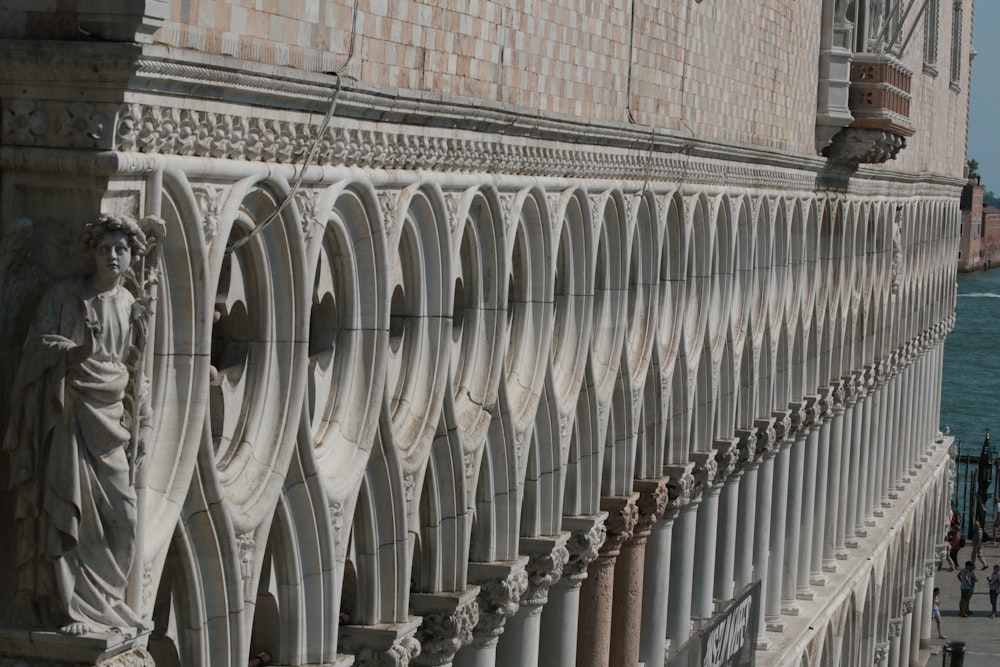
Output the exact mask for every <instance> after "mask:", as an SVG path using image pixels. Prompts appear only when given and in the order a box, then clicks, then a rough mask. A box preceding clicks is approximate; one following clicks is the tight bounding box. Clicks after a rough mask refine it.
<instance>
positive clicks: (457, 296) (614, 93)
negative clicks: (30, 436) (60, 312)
mask: <svg viewBox="0 0 1000 667" xmlns="http://www.w3.org/2000/svg"><path fill="white" fill-rule="evenodd" d="M918 4H919V5H920V7H921V10H920V11H916V10H914V11H907V10H908V9H909V8H910V3H907V2H903V1H902V0H889V1H878V2H876V1H875V0H859V1H858V2H851V3H848V2H843V1H841V0H822V1H821V2H801V1H797V0H760V1H759V2H744V3H732V2H730V3H720V2H713V1H711V0H708V1H705V2H698V1H696V0H681V1H676V2H664V3H644V2H632V3H625V2H607V1H602V0H595V1H590V2H579V3H572V2H570V3H566V2H552V1H550V0H531V1H530V2H511V1H507V0H473V1H471V2H458V1H455V0H441V1H440V2H435V3H430V2H412V1H407V0H398V1H392V2H387V1H385V0H358V1H357V2H347V1H345V0H331V1H329V2H326V1H324V2H320V1H318V0H287V1H282V2H270V1H267V0H265V1H263V2H262V1H257V2H235V1H232V0H226V1H223V0H191V1H189V0H183V1H181V0H143V1H141V2H138V1H137V2H129V3H110V2H107V3H105V2H93V1H88V0H67V1H65V2H58V3H45V2H39V3H34V4H33V5H31V4H30V3H27V4H26V3H13V4H11V3H7V4H6V5H5V8H4V9H2V10H0V36H2V37H3V42H2V43H0V44H2V49H0V72H2V73H3V74H2V75H0V117H2V124H0V144H2V145H0V248H2V249H3V255H2V257H3V262H2V268H3V274H2V275H0V284H2V285H3V287H2V290H0V297H2V298H3V300H4V307H3V309H2V312H3V313H4V315H5V318H4V320H3V322H2V326H3V327H4V332H5V333H4V336H5V339H4V345H3V347H4V348H5V349H6V350H7V352H6V353H5V354H6V356H5V357H4V360H3V363H2V364H0V372H4V373H6V375H5V376H4V377H3V379H2V380H0V387H3V391H4V392H7V391H9V387H10V386H12V383H11V378H10V375H11V374H12V372H13V371H12V370H11V369H13V368H16V364H17V362H18V358H19V354H20V352H19V351H20V349H21V343H22V340H23V339H24V337H25V335H26V331H27V322H28V321H29V320H30V317H31V313H32V310H33V308H34V307H35V303H36V300H35V299H33V298H32V297H31V295H32V294H34V292H32V289H35V288H39V287H40V286H41V285H43V284H44V283H45V282H46V281H48V280H52V279H55V278H60V277H65V276H69V275H73V274H74V271H76V270H77V267H78V265H79V246H78V244H77V241H76V239H77V236H78V234H79V231H80V225H81V224H82V223H83V222H84V221H85V220H86V219H87V218H88V217H92V216H94V215H96V214H97V213H98V212H102V211H103V212H109V213H124V214H129V215H131V216H135V217H136V218H143V217H145V216H155V217H157V218H162V219H163V221H164V223H165V228H166V235H165V238H164V242H163V244H162V248H161V249H160V254H159V259H158V262H159V264H158V266H159V269H160V273H159V282H158V284H157V287H156V290H157V292H156V294H157V300H156V311H155V322H154V323H153V325H152V326H151V328H150V335H149V347H148V349H147V355H146V357H140V361H139V362H137V363H140V364H144V365H142V366H141V367H142V368H143V369H144V371H145V375H144V377H146V378H148V380H149V383H148V390H149V392H150V395H151V397H152V400H151V405H152V406H153V417H152V423H151V427H152V436H151V441H150V445H149V449H148V455H147V457H146V463H145V467H144V469H143V470H144V472H143V473H142V474H141V475H140V476H139V477H138V478H137V482H136V487H137V492H138V497H139V506H138V512H139V527H140V534H141V538H142V539H141V547H142V548H141V550H140V553H139V554H138V556H137V558H136V562H135V565H134V566H133V569H132V571H131V573H130V577H131V581H132V583H131V584H130V596H131V597H130V600H131V602H132V604H134V606H135V607H136V609H138V610H140V612H141V613H142V615H143V617H144V618H145V619H146V620H147V622H148V624H149V626H150V630H149V632H148V633H142V634H140V636H139V637H138V638H137V639H133V638H132V637H130V636H129V633H127V632H126V633H123V634H118V635H113V636H101V637H83V638H73V637H69V636H63V635H58V634H55V633H52V632H48V633H46V632H34V633H31V634H29V633H28V631H27V630H25V629H24V628H21V627H16V626H17V625H18V623H19V621H20V620H21V619H20V618H19V616H18V613H17V611H16V610H14V609H11V608H8V607H10V606H11V603H10V602H9V600H10V596H9V595H7V593H8V592H9V591H10V590H11V589H12V588H13V585H14V582H13V581H12V580H11V579H12V575H11V574H10V573H11V572H12V568H11V567H9V566H10V560H11V559H12V558H14V557H15V556H14V553H13V552H14V551H15V549H13V548H11V549H7V550H3V553H2V555H0V601H2V602H0V605H2V606H3V608H0V618H8V617H9V618H10V625H11V627H6V626H4V627H0V647H2V648H0V662H4V661H5V660H7V661H8V662H9V661H10V660H12V659H15V658H16V659H17V660H24V661H25V662H24V663H23V664H45V665H51V664H55V663H59V662H60V661H63V662H65V661H72V662H73V664H94V665H102V666H103V667H113V666H115V665H120V664H129V665H153V664H156V665H178V664H180V665H185V666H186V667H188V666H198V665H205V666H211V667H220V666H223V665H231V666H233V667H236V666H243V665H247V664H248V661H251V662H250V664H274V665H285V666H292V665H296V666H305V665H348V664H354V665H359V666H364V667H375V666H388V665H398V666H404V665H428V666H429V665H434V666H441V665H455V666H456V667H473V666H475V667H494V666H499V667H524V666H532V665H544V666H545V667H552V666H566V667H569V666H571V665H581V666H586V667H622V666H635V665H638V664H639V663H640V662H641V663H643V664H645V665H646V666H647V667H652V666H659V665H664V664H666V665H671V666H676V667H688V666H689V665H695V664H697V665H721V664H733V662H732V661H733V660H734V659H735V657H736V656H740V657H742V659H744V660H745V661H752V660H756V664H758V665H772V666H786V665H787V666H796V667H798V666H800V665H810V666H815V665H822V666H824V667H827V666H845V667H846V666H854V665H878V666H879V667H905V666H909V665H911V664H913V663H914V661H916V660H918V659H919V657H920V655H921V651H922V650H926V649H927V647H928V642H929V639H930V636H931V634H930V633H931V627H932V624H931V619H930V611H931V591H932V590H933V588H934V580H935V573H936V565H937V563H938V562H939V560H940V558H941V556H942V554H941V553H940V549H941V547H942V539H943V536H944V533H945V527H946V521H947V517H948V511H949V499H950V491H951V485H952V476H953V452H952V451H950V446H951V444H952V443H951V438H950V437H947V436H942V435H941V434H940V433H939V431H938V415H939V412H940V386H941V370H942V360H943V349H944V340H945V337H946V336H947V334H948V332H949V331H950V330H951V329H952V326H953V323H954V309H955V298H956V295H955V278H956V270H957V267H956V262H955V257H956V255H957V254H958V252H959V249H960V246H959V233H958V232H959V226H960V224H961V214H960V197H961V193H962V190H963V187H965V185H966V183H965V180H964V179H963V178H962V173H963V167H964V165H965V161H966V130H967V119H968V118H967V117H968V102H969V59H970V51H971V35H972V26H973V2H972V1H971V0H954V1H952V2H939V1H938V0H928V2H926V3H918ZM143 359H144V361H142V360H143ZM11 405H12V403H11V401H10V397H9V396H7V395H6V394H5V393H4V394H0V419H4V420H9V419H10V415H9V410H10V406H11ZM5 426H6V422H5V423H0V428H3V427H5ZM8 467H9V466H8V465H7V462H6V461H5V462H4V465H3V466H0V472H3V473H4V474H5V475H9V474H19V473H17V472H14V473H11V472H10V471H9V470H8ZM0 487H2V488H3V489H6V488H7V485H6V480H4V484H2V485H0ZM4 493H6V491H4ZM3 501H4V505H3V506H4V507H5V508H6V507H12V506H13V505H12V504H10V503H9V497H8V496H3ZM5 514H6V513H5ZM10 514H12V513H10ZM22 518H23V517H22ZM0 519H2V520H0V537H3V539H5V540H7V542H6V543H7V544H14V543H15V541H16V540H17V539H30V535H27V536H26V535H25V534H21V535H20V537H19V536H18V535H17V531H16V529H15V528H14V526H13V521H12V519H13V517H12V516H5V517H0ZM3 559H7V560H3ZM9 659H10V660H9ZM18 664H22V663H21V662H18ZM740 664H748V663H747V662H743V663H740Z"/></svg>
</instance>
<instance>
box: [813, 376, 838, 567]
mask: <svg viewBox="0 0 1000 667" xmlns="http://www.w3.org/2000/svg"><path fill="white" fill-rule="evenodd" d="M828 391H829V390H828V389H827V390H824V392H823V394H821V395H820V396H819V398H818V399H817V400H816V424H817V425H818V427H817V428H818V433H817V447H818V449H817V456H816V477H815V479H816V483H815V484H814V489H815V491H814V493H813V527H812V538H813V542H812V549H811V550H810V554H811V556H812V560H811V561H810V563H809V585H810V586H825V585H826V577H825V576H824V575H823V564H824V555H825V553H824V547H825V546H826V545H827V544H829V545H830V549H829V552H830V561H829V563H830V567H832V568H834V569H835V563H834V561H833V528H832V527H830V526H829V524H830V523H831V522H832V523H833V524H836V522H837V501H838V480H839V477H840V474H839V471H840V466H839V465H837V463H839V458H838V459H837V461H836V462H834V460H833V459H834V458H835V457H834V456H833V455H832V453H831V451H830V422H829V418H830V407H831V405H830V399H829V398H828V395H827V393H828ZM814 430H815V429H814ZM831 481H832V483H831ZM828 538H829V539H828Z"/></svg>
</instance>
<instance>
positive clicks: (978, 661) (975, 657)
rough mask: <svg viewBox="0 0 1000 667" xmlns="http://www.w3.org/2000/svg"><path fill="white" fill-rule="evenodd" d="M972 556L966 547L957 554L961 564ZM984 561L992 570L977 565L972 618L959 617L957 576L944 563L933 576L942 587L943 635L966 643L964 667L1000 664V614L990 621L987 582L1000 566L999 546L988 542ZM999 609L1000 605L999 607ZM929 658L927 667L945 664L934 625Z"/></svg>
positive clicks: (969, 549) (994, 666)
mask: <svg viewBox="0 0 1000 667" xmlns="http://www.w3.org/2000/svg"><path fill="white" fill-rule="evenodd" d="M971 556H972V547H971V546H969V545H966V547H965V548H964V549H962V550H961V551H960V552H959V554H958V561H959V563H960V564H962V565H964V564H965V561H967V560H969V558H970V557H971ZM983 558H984V559H985V560H986V562H987V563H989V569H986V570H983V569H982V565H980V564H979V563H976V568H977V569H976V576H977V577H978V578H979V579H978V581H977V582H976V590H975V593H973V595H972V602H971V603H970V605H969V610H970V611H971V612H972V615H971V616H968V617H967V618H962V617H960V616H959V615H958V601H959V597H960V594H959V583H958V573H957V572H951V571H949V570H948V567H949V565H948V564H947V563H945V566H944V568H943V569H941V570H939V571H938V572H937V573H936V574H935V577H934V581H935V584H934V585H935V586H938V587H940V588H941V632H942V633H944V636H945V637H947V638H948V641H960V642H965V665H964V667H997V665H1000V613H998V615H997V618H990V594H989V586H988V585H987V583H986V575H988V574H989V573H990V572H992V571H993V565H994V564H997V565H1000V544H998V543H987V544H986V545H985V546H984V547H983ZM997 606H998V607H1000V603H998V605H997ZM931 637H932V638H931V645H930V648H931V650H930V657H929V659H928V661H927V667H939V665H941V664H942V663H943V660H944V657H943V655H942V648H943V646H944V644H945V643H947V642H946V641H945V640H943V639H938V638H937V631H936V628H935V627H934V626H933V625H932V626H931Z"/></svg>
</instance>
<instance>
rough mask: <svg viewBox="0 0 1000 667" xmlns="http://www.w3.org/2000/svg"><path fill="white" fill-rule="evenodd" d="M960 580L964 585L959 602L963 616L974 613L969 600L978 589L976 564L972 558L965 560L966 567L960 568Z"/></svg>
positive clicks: (959, 610) (960, 614) (960, 612)
mask: <svg viewBox="0 0 1000 667" xmlns="http://www.w3.org/2000/svg"><path fill="white" fill-rule="evenodd" d="M958 581H959V584H960V585H961V587H962V599H961V601H960V602H959V603H958V615H959V616H962V617H963V618H964V617H966V616H969V615H971V614H972V612H971V611H969V600H971V599H972V593H973V591H975V589H976V564H975V563H973V562H972V561H971V560H967V561H965V568H963V569H962V570H959V572H958Z"/></svg>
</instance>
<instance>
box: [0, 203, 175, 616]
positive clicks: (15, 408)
mask: <svg viewBox="0 0 1000 667" xmlns="http://www.w3.org/2000/svg"><path fill="white" fill-rule="evenodd" d="M153 241H154V244H155V239H153ZM81 245H82V248H83V251H84V252H85V253H86V254H87V261H88V263H89V264H88V265H89V268H90V271H89V273H87V274H86V275H83V276H80V277H76V278H68V279H65V280H62V281H59V282H56V283H54V284H53V285H52V286H51V287H50V288H49V289H48V290H47V292H46V293H45V295H44V296H43V297H42V298H41V300H40V302H39V303H38V307H37V310H36V312H35V316H34V320H33V321H32V323H31V325H30V327H29V328H28V333H27V338H26V339H25V342H24V348H23V353H22V356H21V360H20V363H19V364H18V366H17V372H16V374H15V379H14V383H13V386H12V387H11V392H10V394H9V395H10V397H11V398H10V410H9V415H10V416H9V420H8V423H7V429H6V432H5V434H4V438H3V450H4V453H5V454H6V455H7V456H8V463H9V468H10V477H11V479H10V484H11V487H12V489H13V495H14V497H15V498H16V501H15V522H16V529H15V530H16V537H17V547H16V566H17V572H16V583H15V591H14V596H13V600H12V601H11V603H12V608H11V613H12V620H13V621H15V622H17V623H18V624H21V625H30V626H34V627H38V626H41V627H49V628H58V629H59V631H60V632H62V633H65V634H69V635H82V634H87V633H90V632H109V631H114V632H121V633H128V634H131V633H134V632H135V630H136V628H140V627H141V626H142V623H141V620H140V617H139V613H138V612H137V610H135V609H132V608H130V606H129V605H128V604H127V602H126V590H127V588H128V586H129V583H130V573H131V571H132V567H133V561H134V558H135V552H136V534H137V533H136V522H137V515H138V513H137V509H136V508H137V501H136V490H135V472H136V469H137V467H138V466H139V465H140V463H141V459H142V455H143V450H144V447H145V444H144V443H145V440H146V439H147V438H148V434H149V430H150V427H149V424H150V419H149V417H150V413H149V401H148V400H147V393H148V392H146V391H145V390H144V389H143V384H144V383H143V382H141V381H139V382H137V371H140V372H138V376H139V377H140V378H141V375H142V374H141V367H142V362H141V360H139V361H137V357H141V356H142V345H143V344H144V341H137V339H139V338H144V337H145V333H146V328H147V327H148V315H149V313H148V309H147V306H148V300H147V299H145V298H144V297H143V295H142V287H143V286H142V285H141V276H140V278H135V277H134V276H133V275H132V274H130V269H131V267H132V265H133V263H134V262H137V261H138V260H140V259H141V258H142V257H143V255H144V254H145V253H146V251H147V236H146V234H145V233H144V232H143V230H142V229H141V228H140V227H139V224H138V223H137V222H136V221H135V220H133V219H132V218H129V217H126V216H118V215H100V216H98V217H97V218H96V219H94V220H92V221H91V222H89V223H88V224H86V225H85V226H84V230H83V237H82V243H81ZM129 278H132V279H133V286H134V283H136V282H138V283H139V285H140V289H139V290H137V291H138V293H139V296H140V299H139V300H137V299H136V297H135V296H134V295H133V294H132V292H130V291H129V289H128V285H127V284H126V283H127V279H129ZM137 345H139V347H137ZM146 384H148V383H146ZM133 578H134V577H133Z"/></svg>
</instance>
